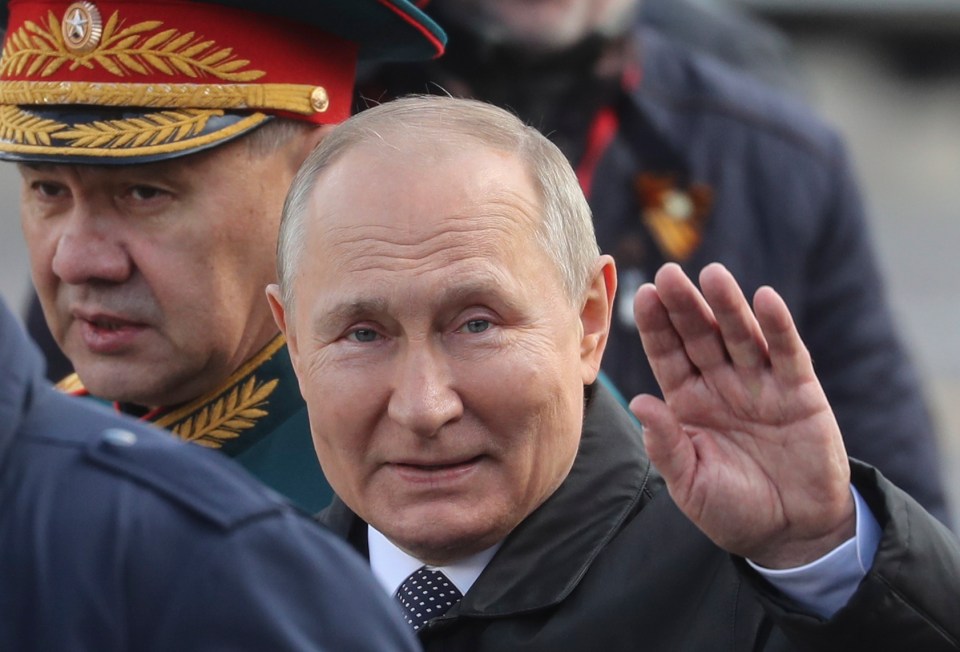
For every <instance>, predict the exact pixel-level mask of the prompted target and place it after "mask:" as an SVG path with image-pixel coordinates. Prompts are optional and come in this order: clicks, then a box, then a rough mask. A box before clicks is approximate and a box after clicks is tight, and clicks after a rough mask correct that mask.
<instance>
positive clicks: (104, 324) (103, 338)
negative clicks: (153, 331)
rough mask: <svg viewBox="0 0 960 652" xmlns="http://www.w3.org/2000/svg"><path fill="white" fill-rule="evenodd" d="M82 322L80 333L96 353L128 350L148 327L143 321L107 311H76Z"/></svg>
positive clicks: (76, 316) (88, 346)
mask: <svg viewBox="0 0 960 652" xmlns="http://www.w3.org/2000/svg"><path fill="white" fill-rule="evenodd" d="M73 316H74V318H75V319H76V320H77V321H78V322H79V324H80V335H81V337H82V339H83V342H84V344H85V345H86V347H87V349H89V350H90V351H91V352H94V353H100V354H116V353H120V352H122V351H124V350H127V349H128V348H129V347H130V346H132V345H133V344H134V342H135V341H136V339H137V337H138V336H139V335H140V334H141V333H143V332H144V331H145V330H146V329H147V324H145V323H143V322H138V321H133V320H131V319H125V318H123V317H118V316H116V315H110V314H105V313H84V312H79V311H77V312H74V315H73Z"/></svg>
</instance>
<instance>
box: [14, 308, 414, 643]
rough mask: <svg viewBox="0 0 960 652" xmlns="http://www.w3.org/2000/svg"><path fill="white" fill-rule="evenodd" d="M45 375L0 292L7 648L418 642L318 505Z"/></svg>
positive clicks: (35, 353)
mask: <svg viewBox="0 0 960 652" xmlns="http://www.w3.org/2000/svg"><path fill="white" fill-rule="evenodd" d="M42 374H43V369H42V365H41V364H40V358H39V354H38V352H37V351H36V350H35V349H34V348H33V347H32V346H31V345H30V344H29V343H28V340H27V339H26V336H25V334H24V333H23V332H22V331H21V329H20V327H19V325H18V324H17V323H16V318H15V317H14V316H13V315H12V314H11V313H10V312H9V311H8V310H7V309H6V307H5V306H4V305H3V304H2V303H0V650H5V651H7V650H9V651H10V652H14V651H16V652H28V651H31V650H37V651H38V652H39V651H43V652H51V651H54V652H56V651H59V650H64V651H69V652H82V651H84V650H89V651H91V652H94V651H96V652H108V651H113V650H131V651H136V652H147V651H149V650H163V651H167V650H290V651H294V650H296V651H298V652H299V651H303V650H367V651H368V652H380V651H381V650H398V651H399V650H404V651H405V652H412V651H413V650H414V649H415V646H416V644H415V642H414V641H413V639H412V636H411V635H410V633H409V632H408V631H407V627H406V626H405V625H404V624H403V622H402V621H401V620H400V619H399V617H398V614H397V612H396V608H395V607H394V605H392V604H390V602H389V601H388V600H387V599H386V596H384V595H383V590H382V589H381V588H380V587H379V586H378V585H376V583H375V580H374V579H373V578H372V577H371V576H370V573H369V569H366V568H364V564H363V561H362V560H361V559H359V558H357V556H356V555H355V554H354V553H353V552H352V551H350V550H349V549H348V548H347V547H346V546H344V545H343V544H342V542H339V541H337V540H336V538H335V537H333V536H332V535H330V534H329V533H328V532H325V531H323V530H322V528H320V527H318V526H317V525H316V523H314V522H312V521H311V520H310V519H309V517H306V516H303V515H301V514H299V513H297V512H295V511H294V510H293V509H292V508H291V507H290V506H289V505H287V504H286V503H284V502H283V501H282V500H281V499H280V498H279V497H277V496H276V495H275V494H273V492H271V491H270V490H268V489H266V488H264V487H262V486H261V485H259V484H258V483H257V482H256V481H255V480H253V478H252V477H250V476H249V475H247V474H246V473H245V472H244V471H243V470H242V469H240V468H239V467H237V466H236V465H235V464H234V463H232V462H230V461H229V460H227V459H225V458H223V457H222V456H220V455H218V454H216V453H213V452H211V451H208V450H205V449H202V448H200V447H198V446H193V445H187V444H184V443H182V442H178V441H176V440H175V439H174V438H173V437H171V436H170V435H169V434H167V433H164V432H162V431H160V430H154V429H153V428H149V427H146V426H143V425H140V424H139V423H137V422H135V421H133V420H132V419H131V420H128V419H125V418H121V417H119V416H117V415H115V414H112V413H111V412H109V411H107V410H106V409H102V408H100V407H98V406H95V405H93V404H92V403H89V402H86V401H82V400H80V399H76V398H73V397H69V396H65V395H62V394H60V393H59V392H56V391H54V390H53V388H52V387H50V386H49V385H48V384H47V383H46V382H45V381H44V380H43V379H42ZM358 613H363V614H364V625H363V627H357V626H356V617H357V616H356V615H357V614H358Z"/></svg>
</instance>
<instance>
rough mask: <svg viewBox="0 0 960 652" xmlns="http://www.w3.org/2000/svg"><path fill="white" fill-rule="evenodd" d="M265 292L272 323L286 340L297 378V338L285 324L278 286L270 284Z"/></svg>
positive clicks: (285, 313) (285, 316) (298, 373)
mask: <svg viewBox="0 0 960 652" xmlns="http://www.w3.org/2000/svg"><path fill="white" fill-rule="evenodd" d="M266 291H267V303H269V304H270V312H272V313H273V321H275V322H277V327H278V328H279V329H280V332H282V333H283V335H284V337H286V338H287V351H288V352H289V353H290V361H291V362H292V363H293V371H294V372H295V373H296V374H297V377H299V376H300V372H299V361H300V356H299V355H298V351H299V347H298V346H297V336H296V333H295V332H294V331H293V330H292V329H291V328H289V326H290V325H289V324H288V323H287V311H286V309H285V308H284V306H283V300H282V299H281V298H280V286H279V285H277V284H276V283H271V284H269V285H268V286H267V290H266Z"/></svg>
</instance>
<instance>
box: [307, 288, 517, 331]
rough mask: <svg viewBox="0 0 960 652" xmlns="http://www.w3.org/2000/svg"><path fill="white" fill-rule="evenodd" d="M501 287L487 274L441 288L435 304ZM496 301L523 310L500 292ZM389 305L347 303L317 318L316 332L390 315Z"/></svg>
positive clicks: (375, 301)
mask: <svg viewBox="0 0 960 652" xmlns="http://www.w3.org/2000/svg"><path fill="white" fill-rule="evenodd" d="M499 287H502V283H500V282H499V279H497V278H496V277H495V276H494V275H485V276H483V277H482V278H481V279H477V280H471V281H469V282H467V283H464V284H461V285H455V286H450V287H446V288H443V289H441V290H440V292H438V293H437V295H436V296H435V301H434V303H435V304H439V305H449V304H461V303H468V302H470V301H471V300H473V299H474V298H476V297H483V296H489V295H490V294H491V291H492V290H493V289H495V288H499ZM496 298H497V303H498V304H501V305H502V306H504V307H505V308H506V309H508V310H515V309H517V308H518V307H520V304H519V303H518V302H517V301H516V300H515V299H514V298H513V297H510V296H508V295H507V294H504V293H499V294H497V297H496ZM389 305H390V302H389V301H388V300H387V299H386V298H383V297H371V298H358V299H354V300H349V301H344V302H342V303H339V304H337V305H335V306H334V307H333V308H331V309H330V310H326V311H324V312H323V313H322V314H321V315H318V316H317V317H316V318H315V319H314V320H313V323H312V328H313V332H322V331H323V329H324V327H325V326H327V325H329V324H342V323H349V322H354V321H358V320H361V319H365V318H370V317H371V316H374V315H382V314H385V313H388V312H389Z"/></svg>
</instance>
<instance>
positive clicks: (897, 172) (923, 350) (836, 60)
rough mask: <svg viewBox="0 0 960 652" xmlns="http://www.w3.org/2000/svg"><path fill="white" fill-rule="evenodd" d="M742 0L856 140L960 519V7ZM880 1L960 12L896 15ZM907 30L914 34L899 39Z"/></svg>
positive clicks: (0, 276) (11, 209)
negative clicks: (955, 46)
mask: <svg viewBox="0 0 960 652" xmlns="http://www.w3.org/2000/svg"><path fill="white" fill-rule="evenodd" d="M699 1H700V2H704V3H709V2H710V1H711V0H699ZM713 1H714V3H719V2H721V1H722V0H713ZM730 1H731V2H733V1H734V0H730ZM740 2H741V4H744V5H751V6H752V7H753V8H754V9H756V8H757V7H759V8H760V10H763V11H767V12H768V13H767V14H766V15H767V16H768V17H770V18H772V19H774V20H776V21H778V24H779V25H780V26H781V27H782V28H783V29H785V30H786V31H787V32H788V33H789V35H790V37H791V39H792V42H793V45H794V48H795V55H796V61H797V64H798V66H799V67H800V70H801V72H802V74H803V78H804V80H805V84H806V94H807V98H808V100H809V101H810V102H811V103H812V104H813V105H814V106H815V107H816V108H817V109H818V110H819V112H820V113H821V115H823V116H824V117H825V118H826V119H827V120H828V121H829V122H831V123H833V124H834V125H835V126H837V127H838V128H839V129H840V130H841V132H842V133H843V134H844V135H845V136H846V138H847V140H848V143H849V145H850V148H851V151H852V154H853V157H854V161H855V163H856V166H857V169H858V171H859V174H860V178H861V180H862V183H863V189H864V192H865V195H866V198H867V203H868V206H869V207H870V209H871V214H872V220H873V222H872V223H873V227H874V228H873V236H874V240H875V244H876V246H877V249H878V251H879V253H880V258H881V265H882V268H883V270H884V272H885V275H886V279H887V282H888V289H889V293H890V296H891V300H892V304H893V307H894V310H895V313H896V318H897V321H898V323H899V325H900V326H901V330H902V332H903V334H904V337H905V339H906V341H907V343H908V346H909V348H910V349H911V351H912V353H913V355H914V358H915V360H916V363H917V365H918V367H919V369H920V371H921V375H922V376H923V378H924V382H925V388H926V392H927V395H928V397H929V400H930V404H931V406H932V408H933V411H934V413H935V416H936V419H937V421H938V424H939V432H940V444H941V449H942V458H941V465H942V468H943V471H944V475H945V477H946V479H947V482H948V483H949V485H950V488H951V493H952V496H953V511H954V513H955V515H956V516H955V523H956V524H957V525H958V526H960V472H958V469H960V263H958V262H957V260H958V253H957V246H958V245H960V67H957V66H954V67H951V66H949V65H942V62H943V60H946V59H951V58H952V60H953V61H957V60H958V58H957V56H953V57H951V55H960V52H958V51H956V50H951V49H950V47H951V46H949V45H944V43H945V42H948V41H949V40H950V39H952V40H953V41H956V42H957V43H960V29H957V28H958V26H960V3H957V2H955V1H954V0H950V1H949V2H943V3H940V5H938V3H937V2H934V1H930V2H926V3H925V2H918V1H917V0H908V2H906V3H904V2H893V1H888V2H884V3H879V4H878V3H876V1H875V0H871V4H872V6H873V8H874V9H875V10H876V11H874V13H873V15H874V17H875V18H876V19H877V20H876V21H874V22H871V21H867V20H863V16H862V15H860V16H857V17H855V18H852V19H851V18H850V17H849V16H847V17H842V16H841V17H837V16H835V15H833V14H832V13H831V12H830V11H827V9H823V7H827V8H831V9H835V8H837V7H841V6H844V5H850V6H854V5H857V6H858V9H859V8H862V7H863V3H862V2H860V3H858V2H857V0H847V1H846V2H842V1H841V0H832V1H831V2H830V3H821V4H819V5H818V3H809V4H805V3H804V2H799V1H798V2H791V1H790V0H779V1H774V0H740ZM911 3H914V4H912V5H911ZM764 5H767V6H766V7H764ZM881 5H882V6H889V7H896V8H897V10H898V11H903V8H904V7H907V8H909V7H910V6H913V7H914V8H920V7H924V6H926V7H933V6H940V7H942V6H951V7H953V8H956V9H955V11H954V12H953V13H951V14H950V15H949V16H948V15H945V14H943V13H940V14H937V15H933V14H930V15H923V13H922V12H919V13H917V12H914V14H912V15H910V16H908V17H909V18H911V20H904V19H903V15H902V14H898V15H897V16H895V19H894V20H890V15H884V14H883V11H882V10H879V9H877V8H878V7H880V6H881ZM771 6H772V7H773V8H774V10H771V9H770V7H771ZM804 6H806V7H807V11H806V12H805V11H803V10H802V8H803V7H804ZM817 7H820V8H821V10H822V11H821V13H820V14H817V12H816V11H815V9H816V8H817ZM778 11H779V12H780V13H778ZM784 13H786V14H790V15H788V16H786V17H785V15H784ZM954 14H955V15H954ZM797 15H800V18H799V19H798V17H797ZM954 29H957V31H956V33H954V32H953V30H954ZM907 31H909V32H910V34H909V36H910V38H908V39H906V41H905V40H904V39H903V38H899V37H900V36H903V33H904V32H907ZM927 46H929V47H927ZM931 48H932V51H931ZM937 48H940V49H937ZM924 53H926V54H924ZM938 53H942V54H938ZM924 62H926V63H924ZM18 182H19V178H18V175H17V173H16V170H15V168H14V167H13V166H11V165H9V164H0V295H2V296H3V297H4V298H5V299H6V300H7V301H8V302H10V303H11V304H12V305H13V306H14V307H16V308H17V309H20V308H22V305H23V301H24V297H25V296H26V293H27V288H28V283H29V281H28V272H27V257H26V252H25V250H24V245H23V240H22V237H21V234H20V229H19V224H18V218H17V205H18V192H19V183H18Z"/></svg>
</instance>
